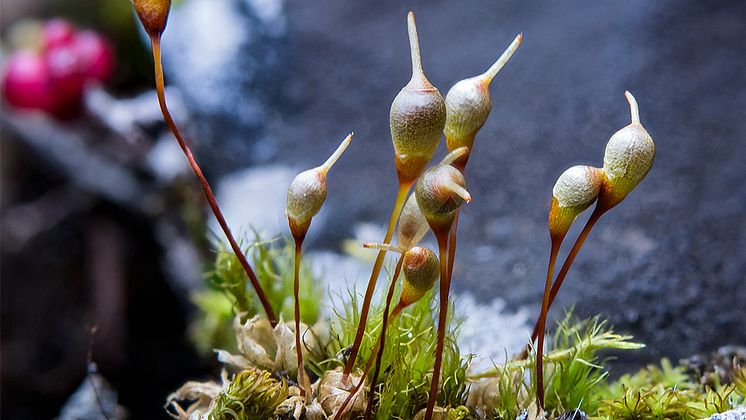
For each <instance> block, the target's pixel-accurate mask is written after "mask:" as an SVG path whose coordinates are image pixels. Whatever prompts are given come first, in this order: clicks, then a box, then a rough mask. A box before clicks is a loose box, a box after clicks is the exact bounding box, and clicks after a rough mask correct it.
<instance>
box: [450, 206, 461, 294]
mask: <svg viewBox="0 0 746 420" xmlns="http://www.w3.org/2000/svg"><path fill="white" fill-rule="evenodd" d="M458 214H459V211H458V210H456V215H455V216H454V217H453V224H452V225H451V231H450V236H449V238H448V245H449V247H448V278H449V279H451V278H453V264H454V261H455V260H456V236H457V233H458Z"/></svg>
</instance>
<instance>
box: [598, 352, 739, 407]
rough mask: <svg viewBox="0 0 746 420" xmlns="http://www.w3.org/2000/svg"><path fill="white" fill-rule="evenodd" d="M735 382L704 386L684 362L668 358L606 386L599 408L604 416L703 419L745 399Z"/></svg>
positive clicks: (601, 393)
mask: <svg viewBox="0 0 746 420" xmlns="http://www.w3.org/2000/svg"><path fill="white" fill-rule="evenodd" d="M737 375H738V373H737V371H734V377H733V379H734V384H730V385H720V384H716V385H715V389H713V388H711V387H709V386H708V387H705V388H704V389H702V387H701V386H700V385H699V384H698V383H696V382H695V381H694V379H692V378H691V377H690V376H689V375H687V374H686V372H685V368H684V367H682V366H673V365H672V364H671V362H669V361H668V360H667V359H663V360H662V361H661V367H657V366H653V365H651V366H648V367H646V368H644V369H641V370H640V371H639V372H637V373H635V374H633V375H629V374H627V375H623V376H622V377H621V378H619V380H617V381H616V382H614V383H612V384H610V385H609V386H608V387H607V388H606V389H603V390H602V391H601V392H600V393H599V396H600V397H601V398H603V400H602V401H601V406H600V407H599V409H598V418H601V419H630V420H633V419H671V420H677V419H701V418H704V417H709V416H711V415H713V414H717V413H722V412H724V411H728V410H730V409H732V408H734V407H736V406H738V405H742V404H743V403H744V398H743V397H739V396H738V395H737V393H735V391H736V389H737V386H738V385H737V379H736V377H737Z"/></svg>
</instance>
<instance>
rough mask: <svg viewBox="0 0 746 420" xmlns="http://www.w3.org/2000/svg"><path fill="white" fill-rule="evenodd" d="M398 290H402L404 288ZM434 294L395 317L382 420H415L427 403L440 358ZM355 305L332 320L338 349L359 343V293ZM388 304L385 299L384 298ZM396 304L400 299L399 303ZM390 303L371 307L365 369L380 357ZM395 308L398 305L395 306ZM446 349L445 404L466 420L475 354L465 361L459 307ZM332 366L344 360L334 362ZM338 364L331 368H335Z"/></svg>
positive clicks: (380, 389)
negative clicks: (469, 371)
mask: <svg viewBox="0 0 746 420" xmlns="http://www.w3.org/2000/svg"><path fill="white" fill-rule="evenodd" d="M398 286H399V287H397V289H399V291H400V289H401V287H400V285H398ZM435 293H437V292H436V291H430V292H429V293H428V294H427V295H426V296H425V297H423V298H422V299H420V300H419V301H418V302H417V303H415V304H413V305H412V306H410V307H409V308H408V309H406V310H405V311H403V312H402V314H401V315H400V316H398V317H397V318H396V319H393V320H392V321H391V323H390V325H389V328H388V330H387V334H386V347H385V349H384V352H383V359H382V362H381V373H380V377H379V381H378V386H377V389H376V390H375V391H376V393H377V407H376V418H379V419H391V418H402V419H410V418H413V417H414V415H415V414H416V413H417V412H418V411H419V410H421V409H423V408H425V406H426V405H427V396H428V391H429V388H430V377H431V374H432V373H431V371H432V367H433V361H434V356H433V355H434V354H435V345H436V343H435V340H434V339H433V337H435V335H436V324H435V321H434V315H435V314H437V310H436V305H435V303H434V301H435V299H434V294H435ZM349 295H350V298H349V302H348V303H346V304H345V305H343V308H344V309H343V312H342V313H337V314H336V316H335V319H333V320H332V327H331V328H332V337H333V341H334V342H335V343H336V349H335V350H336V351H337V352H343V351H344V349H345V347H346V346H348V345H349V344H350V343H352V342H353V340H354V337H355V332H356V329H357V323H358V320H359V312H360V311H359V308H358V300H357V298H356V294H355V293H354V292H350V293H349ZM381 300H383V297H382V299H381ZM395 303H396V300H395V301H394V304H395ZM384 304H385V302H383V301H382V302H379V303H377V304H374V305H372V306H371V312H370V316H369V318H368V323H367V324H368V325H367V326H366V330H365V336H364V338H363V344H362V346H361V347H360V354H359V355H358V359H357V365H356V367H357V368H359V369H363V368H364V367H365V364H366V363H367V361H368V359H369V358H370V357H371V356H373V357H375V354H372V350H373V349H374V347H375V343H376V341H377V340H378V336H379V335H380V332H381V323H382V319H383V308H384ZM393 306H394V305H393V304H392V307H393ZM449 308H451V310H449V316H448V325H449V327H448V329H447V334H446V345H445V348H444V358H443V368H442V373H441V374H442V380H441V382H440V383H441V391H440V393H439V401H438V403H439V405H440V406H443V407H452V408H455V409H454V410H451V411H449V416H451V415H453V416H455V417H454V418H465V417H466V414H464V413H465V412H469V409H467V408H466V407H465V406H464V404H465V403H466V397H467V394H468V385H467V382H466V369H467V367H468V364H469V361H470V360H471V357H470V356H466V357H462V356H461V354H460V352H459V350H458V347H457V346H456V344H455V343H456V333H457V331H456V330H457V328H455V327H452V325H453V313H452V308H453V305H450V306H449ZM328 363H330V364H331V365H333V364H335V363H339V362H338V361H328ZM331 367H333V366H328V367H327V368H331Z"/></svg>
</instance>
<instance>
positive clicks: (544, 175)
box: [164, 0, 746, 366]
mask: <svg viewBox="0 0 746 420" xmlns="http://www.w3.org/2000/svg"><path fill="white" fill-rule="evenodd" d="M258 2H259V0H255V1H254V2H252V3H251V4H255V3H257V4H258ZM259 3H261V2H259ZM247 5H249V6H247ZM416 6H417V7H416V8H415V9H416V10H415V11H416V12H417V13H418V15H417V18H418V27H419V32H420V42H421V46H422V51H423V65H424V68H425V71H426V73H427V75H428V78H429V79H430V80H431V82H433V83H434V84H435V85H436V86H438V87H439V88H440V90H441V92H442V93H444V94H445V93H446V92H447V90H448V88H449V87H450V86H451V85H452V84H453V83H455V82H456V81H457V80H459V79H461V78H464V77H468V76H472V75H475V74H477V73H480V72H481V71H483V70H484V69H485V68H486V67H487V66H488V65H489V64H491V62H492V60H494V59H495V57H497V55H499V54H500V52H501V51H502V50H503V48H504V47H505V46H507V44H508V43H509V42H510V40H511V39H512V38H513V36H514V35H515V34H516V33H518V32H523V34H524V43H523V45H522V46H521V48H520V49H519V50H518V52H517V53H516V55H515V56H514V57H513V59H512V60H511V62H510V63H509V64H508V65H507V67H506V68H505V69H504V70H503V71H502V72H501V73H500V75H499V76H498V77H497V78H496V79H495V81H494V83H493V86H492V89H491V90H492V94H493V103H494V106H493V111H492V115H491V116H490V118H489V120H488V121H487V124H486V125H485V127H484V128H483V129H482V131H481V132H480V133H479V135H478V138H477V141H476V145H475V148H474V151H473V154H472V159H471V161H470V162H471V163H470V167H469V170H468V173H467V179H468V183H469V189H470V192H471V193H472V195H473V197H474V201H473V202H472V203H471V204H469V205H468V206H466V207H465V208H464V210H463V212H462V217H461V219H460V230H459V233H460V239H459V250H458V253H457V262H456V272H455V274H454V279H453V287H454V289H455V290H456V291H461V292H465V291H466V292H470V293H471V294H473V295H474V296H476V297H478V300H479V301H480V302H481V303H483V304H485V305H490V302H491V301H492V300H493V299H495V298H501V299H504V300H505V301H506V302H508V304H509V305H510V308H509V309H513V310H517V309H519V308H522V307H524V306H525V305H530V306H531V307H533V308H534V309H535V312H534V317H535V316H536V315H538V306H539V299H540V296H541V290H542V288H543V278H544V272H545V270H546V259H547V255H548V252H549V240H548V234H547V227H546V215H547V211H548V206H549V201H550V198H551V188H552V185H553V184H554V182H555V180H556V177H557V176H558V175H559V174H560V173H562V171H563V170H564V169H566V168H568V167H570V166H572V165H575V164H581V163H583V164H594V165H600V164H601V162H602V157H603V150H604V145H605V143H606V141H607V140H608V138H609V137H610V136H611V134H613V133H614V132H615V131H616V130H617V129H619V128H621V127H623V126H624V125H626V124H627V123H628V122H629V114H628V108H627V104H626V102H625V100H624V97H623V92H624V91H625V90H627V89H629V90H631V91H632V92H633V93H635V94H636V96H637V99H638V101H639V102H640V110H641V116H642V121H643V123H644V124H645V125H646V127H647V129H648V131H649V132H650V134H651V135H652V136H653V138H654V139H655V141H656V145H657V150H658V152H657V153H658V155H657V157H656V162H655V164H654V166H653V169H652V171H651V172H650V174H649V175H648V177H647V179H645V180H644V181H643V183H642V184H641V185H640V186H639V187H638V188H637V189H636V190H635V191H633V192H632V193H631V194H630V196H629V197H628V198H627V199H626V200H625V202H624V203H622V204H621V205H620V206H618V207H617V208H615V209H613V211H611V212H610V213H609V214H608V215H606V216H605V217H604V218H603V219H602V220H601V221H600V223H599V224H598V226H597V227H596V228H595V230H594V231H593V232H592V233H591V235H590V238H589V240H588V244H587V246H586V247H585V248H584V249H583V250H582V251H581V253H580V255H579V256H578V258H577V260H576V263H575V265H574V267H573V269H572V271H571V272H570V275H569V276H568V279H567V282H566V285H565V286H564V288H563V290H562V291H561V293H560V294H559V297H558V301H557V304H556V306H555V308H556V309H555V310H553V314H555V315H557V314H559V311H560V310H562V308H566V307H568V306H569V305H570V304H576V308H577V311H578V312H579V313H580V314H581V315H589V314H595V313H601V314H602V315H604V316H607V317H609V318H610V320H611V322H612V323H613V324H615V325H616V326H617V327H618V329H619V330H621V331H624V332H630V333H632V334H634V335H635V336H636V337H637V338H638V339H639V340H641V341H643V342H645V343H646V344H648V347H647V348H646V349H645V350H643V351H640V352H636V353H635V354H634V355H631V356H625V357H624V358H623V359H622V362H627V363H629V364H630V365H638V366H639V364H640V363H642V362H652V361H656V360H657V359H659V358H660V357H661V356H664V355H665V356H668V357H670V358H672V359H674V360H675V359H678V358H680V357H684V356H686V355H690V354H694V353H698V352H700V351H707V350H712V349H715V348H717V347H719V346H721V345H724V344H726V343H737V344H739V343H741V344H742V343H746V329H744V328H743V316H744V315H743V309H742V303H743V302H746V287H744V279H746V259H745V258H743V255H742V254H743V249H744V248H745V247H746V218H744V217H743V209H744V208H746V188H745V187H744V183H743V179H744V178H746V165H745V164H744V159H743V157H744V156H746V142H744V141H742V140H743V139H744V138H745V137H746V91H744V90H743V89H739V88H738V87H740V86H744V85H746V73H744V72H743V71H742V70H741V69H743V68H744V66H746V56H744V54H742V53H740V46H741V45H742V40H743V39H744V38H746V21H744V20H743V19H738V18H736V16H738V15H739V14H743V13H744V12H745V11H746V5H744V3H742V2H738V1H735V0H731V1H726V2H717V3H703V2H694V3H687V4H685V5H681V4H679V3H678V2H673V0H668V1H661V2H656V3H650V2H645V1H642V0H634V1H631V2H617V3H592V4H589V3H587V2H581V1H571V2H561V3H552V4H545V3H540V2H529V3H521V4H520V5H518V4H517V3H516V4H514V3H494V4H493V3H490V4H489V5H486V4H485V3H482V2H437V3H434V4H428V5H427V6H425V5H419V4H417V5H416ZM412 7H413V6H411V5H407V6H404V5H400V4H399V3H394V2H377V3H367V4H366V6H365V7H363V6H361V5H359V4H355V3H349V2H345V1H343V0H332V1H331V2H327V3H324V6H323V7H320V6H319V5H317V4H315V3H312V2H306V3H303V2H300V3H294V4H293V7H292V8H287V9H286V10H285V14H286V16H285V15H283V13H282V12H281V8H278V7H275V9H273V10H274V12H272V13H268V15H269V16H274V17H275V18H277V19H279V20H278V21H284V20H283V19H286V23H287V26H286V28H287V30H286V32H282V31H280V32H281V33H283V34H284V35H280V36H278V35H277V33H270V32H267V31H265V30H266V29H267V28H276V27H280V26H281V25H279V24H276V23H269V24H268V23H266V22H271V19H270V20H262V19H261V18H260V17H259V16H260V15H261V14H260V13H257V12H255V11H252V10H254V9H252V7H251V6H250V3H246V2H242V1H239V0H215V1H210V2H207V1H203V2H199V1H197V0H191V1H189V2H187V3H186V4H185V5H184V6H183V7H182V9H181V10H178V11H175V13H174V15H173V17H172V22H171V32H170V35H167V38H166V39H165V41H164V43H165V45H166V46H167V50H166V52H167V54H166V56H167V57H171V59H172V60H173V61H170V62H169V66H168V67H169V71H170V73H171V74H172V75H173V79H172V80H173V81H174V82H175V83H176V84H177V85H178V86H179V87H180V88H181V89H182V90H183V92H184V97H185V101H186V102H187V104H188V106H189V108H190V110H192V109H193V112H194V113H195V114H196V116H195V118H194V120H195V121H200V123H199V124H198V125H201V124H203V123H204V125H205V127H206V128H205V127H203V129H204V130H206V132H207V133H208V135H205V136H203V137H201V139H202V140H203V143H202V150H201V151H208V152H210V153H209V155H210V156H209V159H207V161H208V162H207V166H208V169H209V170H211V171H212V172H224V171H227V170H230V169H232V168H235V167H236V166H241V165H246V164H248V162H250V161H251V160H256V159H258V160H261V159H263V158H267V157H271V159H270V160H271V161H272V163H278V164H281V165H285V166H289V167H301V168H305V167H311V166H313V165H317V164H318V162H321V161H323V160H324V159H325V158H326V156H327V154H328V151H329V150H331V149H333V148H334V146H335V145H336V144H337V142H338V141H339V139H341V138H342V137H343V136H344V134H346V133H347V132H349V131H350V130H354V131H355V133H356V135H355V140H354V142H353V144H352V146H351V147H350V149H349V150H348V152H347V153H346V154H345V157H344V158H343V159H341V160H340V161H339V163H338V164H337V165H336V167H335V170H334V172H333V173H331V174H330V178H329V184H330V191H329V197H328V200H327V202H326V204H325V211H326V212H328V214H329V215H333V217H334V218H333V223H332V222H331V221H330V222H329V223H328V224H327V225H326V227H325V228H324V230H323V233H322V232H319V233H318V236H317V235H314V237H316V241H317V243H316V244H315V245H314V247H315V248H316V249H319V248H327V249H335V248H337V247H338V246H339V243H340V241H341V240H342V239H345V238H349V237H351V236H352V227H353V226H355V225H357V224H358V223H360V222H371V223H375V224H378V225H383V224H384V222H385V221H386V219H387V217H388V213H389V212H390V207H391V205H392V202H393V198H394V195H395V188H396V178H395V175H394V165H393V160H392V159H391V154H392V146H391V144H390V141H389V128H388V110H389V106H390V102H391V100H392V98H393V97H394V96H395V95H396V93H397V92H398V91H399V89H400V88H401V87H402V86H403V85H404V84H405V83H406V82H407V80H408V79H409V75H410V62H409V57H408V43H407V39H406V26H405V13H406V11H407V10H408V9H409V8H412ZM270 9H271V8H270ZM217 28H220V30H217ZM187 34H190V35H191V36H187ZM194 34H199V36H196V35H194ZM195 38H199V39H195ZM169 49H170V50H169ZM223 65H225V66H223ZM289 75H291V76H292V77H289ZM197 129H198V130H199V127H197ZM261 139H272V140H271V141H270V140H267V141H263V140H261ZM204 142H209V143H204ZM208 145H209V146H210V147H208ZM278 152H279V153H278ZM441 153H442V152H441ZM259 204H260V203H259ZM259 204H257V202H256V197H250V198H249V197H247V199H246V204H245V206H246V207H249V206H256V205H259ZM239 207H240V206H239ZM330 220H331V219H330ZM583 222H584V218H582V217H581V220H579V221H578V222H577V223H576V226H575V228H574V229H573V230H572V231H571V233H570V235H569V236H568V238H569V239H568V240H567V242H568V243H567V244H565V247H564V248H563V253H562V254H561V258H563V257H564V252H567V249H569V247H570V245H571V243H572V241H573V240H574V238H575V236H576V235H577V233H578V232H579V229H580V227H581V226H582V224H583ZM560 262H561V261H560Z"/></svg>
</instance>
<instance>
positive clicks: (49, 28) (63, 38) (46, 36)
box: [42, 18, 76, 51]
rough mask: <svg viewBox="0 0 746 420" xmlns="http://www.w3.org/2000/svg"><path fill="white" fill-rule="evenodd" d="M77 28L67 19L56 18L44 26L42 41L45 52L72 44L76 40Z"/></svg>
mask: <svg viewBox="0 0 746 420" xmlns="http://www.w3.org/2000/svg"><path fill="white" fill-rule="evenodd" d="M75 32H76V29H75V26H73V24H72V23H70V22H68V21H66V20H65V19H61V18H56V19H52V20H50V21H48V22H47V23H45V24H44V28H43V29H42V39H43V47H44V50H47V51H48V50H51V49H54V48H57V47H60V46H64V45H67V44H70V43H71V42H72V41H73V39H74V38H75Z"/></svg>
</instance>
